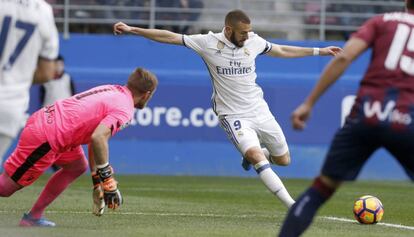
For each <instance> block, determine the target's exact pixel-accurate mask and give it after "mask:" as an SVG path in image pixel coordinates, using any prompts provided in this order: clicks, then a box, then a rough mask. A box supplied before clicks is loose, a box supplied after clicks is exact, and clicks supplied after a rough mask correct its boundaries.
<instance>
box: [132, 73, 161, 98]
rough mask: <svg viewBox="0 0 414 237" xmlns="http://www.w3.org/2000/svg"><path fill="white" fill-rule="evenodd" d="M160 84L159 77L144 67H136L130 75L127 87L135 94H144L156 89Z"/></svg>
mask: <svg viewBox="0 0 414 237" xmlns="http://www.w3.org/2000/svg"><path fill="white" fill-rule="evenodd" d="M157 86H158V79H157V77H156V76H155V75H154V74H153V73H151V72H150V71H148V70H145V69H144V68H136V69H135V70H134V72H133V73H132V74H131V75H130V76H129V78H128V82H127V87H128V89H130V90H131V91H132V92H133V93H134V94H143V93H147V92H152V91H154V90H155V89H156V88H157Z"/></svg>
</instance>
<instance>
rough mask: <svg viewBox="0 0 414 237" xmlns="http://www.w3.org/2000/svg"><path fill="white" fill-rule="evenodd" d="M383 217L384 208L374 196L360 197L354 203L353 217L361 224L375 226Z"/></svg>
mask: <svg viewBox="0 0 414 237" xmlns="http://www.w3.org/2000/svg"><path fill="white" fill-rule="evenodd" d="M383 215H384V207H383V206H382V203H381V201H380V200H379V199H378V198H376V197H374V196H371V195H365V196H362V197H360V198H358V199H357V200H356V201H355V203H354V217H355V219H356V220H357V221H358V222H359V223H361V224H375V223H377V222H379V221H381V219H382V216H383Z"/></svg>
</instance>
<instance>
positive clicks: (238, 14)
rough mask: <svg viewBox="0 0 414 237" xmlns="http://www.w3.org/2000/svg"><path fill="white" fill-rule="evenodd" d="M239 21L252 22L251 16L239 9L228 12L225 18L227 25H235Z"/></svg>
mask: <svg viewBox="0 0 414 237" xmlns="http://www.w3.org/2000/svg"><path fill="white" fill-rule="evenodd" d="M239 22H242V23H245V24H250V18H249V16H248V15H247V14H246V13H244V12H243V11H242V10H238V9H236V10H233V11H231V12H229V13H227V15H226V18H225V20H224V24H225V25H226V26H234V25H236V24H237V23H239Z"/></svg>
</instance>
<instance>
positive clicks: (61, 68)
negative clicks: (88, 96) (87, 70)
mask: <svg viewBox="0 0 414 237" xmlns="http://www.w3.org/2000/svg"><path fill="white" fill-rule="evenodd" d="M55 66H56V67H55V68H56V70H55V74H54V76H53V80H50V81H48V82H46V83H44V84H42V85H41V86H40V93H39V96H40V103H41V104H42V107H44V106H47V105H51V104H53V103H55V102H56V101H57V100H61V99H66V98H69V97H71V96H72V95H74V94H75V84H74V83H73V80H72V77H71V76H70V75H69V73H67V72H66V71H65V59H64V58H63V56H62V55H59V56H58V57H57V59H56V60H55ZM52 169H53V170H54V171H56V170H58V169H59V167H58V166H56V165H52Z"/></svg>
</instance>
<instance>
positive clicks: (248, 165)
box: [241, 157, 252, 171]
mask: <svg viewBox="0 0 414 237" xmlns="http://www.w3.org/2000/svg"><path fill="white" fill-rule="evenodd" d="M241 166H242V167H243V169H244V170H245V171H249V170H250V169H251V168H252V164H251V163H250V162H249V161H248V160H247V159H246V158H244V157H242V162H241Z"/></svg>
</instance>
